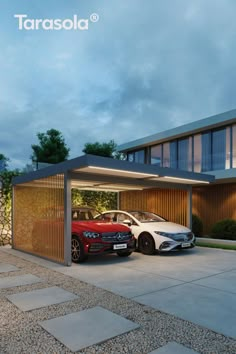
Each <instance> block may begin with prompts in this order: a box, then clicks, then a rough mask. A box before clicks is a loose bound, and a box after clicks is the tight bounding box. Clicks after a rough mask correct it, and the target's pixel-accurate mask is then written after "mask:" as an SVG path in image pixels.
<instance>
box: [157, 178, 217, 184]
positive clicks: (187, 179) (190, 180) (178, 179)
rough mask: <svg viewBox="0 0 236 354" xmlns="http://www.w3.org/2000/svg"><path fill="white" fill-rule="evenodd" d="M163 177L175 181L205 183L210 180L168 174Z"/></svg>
mask: <svg viewBox="0 0 236 354" xmlns="http://www.w3.org/2000/svg"><path fill="white" fill-rule="evenodd" d="M163 178H167V179H173V180H175V181H183V182H193V183H207V184H209V183H210V182H207V181H200V180H197V179H189V178H179V177H170V176H163Z"/></svg>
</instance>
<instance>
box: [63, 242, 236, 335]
mask: <svg viewBox="0 0 236 354" xmlns="http://www.w3.org/2000/svg"><path fill="white" fill-rule="evenodd" d="M61 272H63V273H64V274H67V275H70V276H72V277H75V278H77V279H80V280H83V281H85V282H88V283H90V284H93V285H95V286H98V287H100V288H103V289H105V290H108V291H111V292H113V293H115V294H119V295H122V296H124V297H126V298H130V299H132V300H135V301H137V302H138V303H141V304H144V305H148V306H150V307H153V308H155V309H158V310H161V311H163V312H166V313H169V314H172V315H175V316H177V317H180V318H182V319H184V320H188V321H191V322H193V323H195V324H198V325H200V326H203V327H206V328H208V329H211V330H213V331H216V332H219V333H222V334H224V335H226V336H230V337H233V338H235V339H236V317H235V313H236V252H235V251H224V250H218V249H210V248H200V247H196V248H195V249H192V250H185V251H182V252H174V253H170V254H164V255H161V256H160V255H154V256H145V255H142V254H140V253H137V252H135V253H133V254H132V256H131V257H129V258H127V259H121V258H118V257H116V256H114V255H109V256H105V257H93V258H90V259H89V261H88V262H87V263H84V264H80V265H75V264H74V265H73V266H72V267H70V268H63V269H61Z"/></svg>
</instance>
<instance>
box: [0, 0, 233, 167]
mask: <svg viewBox="0 0 236 354" xmlns="http://www.w3.org/2000/svg"><path fill="white" fill-rule="evenodd" d="M92 13H96V14H98V15H99V21H98V22H96V23H92V22H91V21H90V20H89V21H88V30H84V31H81V30H70V31H69V30H61V31H56V30H47V31H46V30H43V29H40V30H38V31H33V30H24V29H23V30H19V29H18V20H17V19H16V18H14V15H16V14H26V15H27V16H28V18H31V19H45V18H49V19H56V18H59V19H70V18H73V15H78V17H79V18H80V19H81V18H83V19H89V18H90V15H91V14H92ZM235 14H236V1H235V0H165V1H163V0H146V1H144V0H20V1H19V0H8V1H5V0H0V153H3V154H4V155H5V156H7V157H9V158H10V159H11V165H10V166H11V167H18V168H21V167H24V166H25V165H26V164H27V163H30V155H31V152H32V150H31V144H34V143H36V142H37V138H36V134H37V132H46V130H48V129H50V128H55V129H58V130H60V131H61V132H62V134H63V136H64V137H65V141H66V143H67V145H68V146H69V147H70V149H71V152H70V157H71V158H73V157H76V156H79V155H81V154H82V149H83V146H84V144H85V143H86V142H95V141H99V142H105V141H109V140H110V139H114V140H115V142H116V143H117V144H122V143H125V142H128V141H131V140H135V139H138V138H141V137H144V136H146V135H150V134H154V133H157V132H160V131H163V130H166V129H169V128H173V127H175V126H178V125H181V124H184V123H188V122H191V121H194V120H198V119H201V118H205V117H208V116H211V115H214V114H217V113H221V112H225V111H227V110H231V109H234V108H236V96H235V93H236V92H235V91H236V90H235V86H236V21H235Z"/></svg>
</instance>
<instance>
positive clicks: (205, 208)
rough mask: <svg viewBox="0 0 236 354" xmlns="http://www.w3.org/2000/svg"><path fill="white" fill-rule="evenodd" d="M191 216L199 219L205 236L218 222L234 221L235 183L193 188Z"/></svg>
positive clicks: (235, 212)
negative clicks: (196, 216) (193, 215)
mask: <svg viewBox="0 0 236 354" xmlns="http://www.w3.org/2000/svg"><path fill="white" fill-rule="evenodd" d="M193 214H196V215H198V216H199V217H200V218H201V220H202V222H203V225H204V230H203V232H204V234H205V235H209V233H210V230H211V228H212V226H213V225H214V224H215V223H216V222H217V221H219V220H223V219H228V218H230V219H235V220H236V183H228V184H216V185H211V186H205V187H194V188H193Z"/></svg>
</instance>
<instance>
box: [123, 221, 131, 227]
mask: <svg viewBox="0 0 236 354" xmlns="http://www.w3.org/2000/svg"><path fill="white" fill-rule="evenodd" d="M122 224H125V225H127V226H131V225H132V221H131V220H129V219H125V220H123V222H122Z"/></svg>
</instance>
